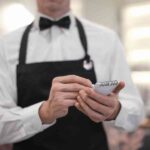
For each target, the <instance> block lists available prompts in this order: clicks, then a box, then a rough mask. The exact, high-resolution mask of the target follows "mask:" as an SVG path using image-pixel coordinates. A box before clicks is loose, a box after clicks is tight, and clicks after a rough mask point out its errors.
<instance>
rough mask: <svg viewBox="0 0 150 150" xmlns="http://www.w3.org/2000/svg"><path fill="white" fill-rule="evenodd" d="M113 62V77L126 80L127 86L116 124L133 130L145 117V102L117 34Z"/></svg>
mask: <svg viewBox="0 0 150 150" xmlns="http://www.w3.org/2000/svg"><path fill="white" fill-rule="evenodd" d="M111 64H112V65H111V78H112V79H113V80H114V79H117V80H118V81H124V82H125V88H124V89H123V90H122V91H121V92H120V94H119V100H120V103H121V110H120V113H119V114H118V116H117V118H116V120H115V125H116V126H117V127H122V128H123V129H125V130H127V131H133V130H135V129H136V128H137V127H138V126H139V124H140V123H141V122H142V120H143V119H144V116H145V113H144V103H143V101H142V99H141V96H140V94H139V92H138V90H137V88H136V86H135V85H134V84H133V82H132V79H131V72H130V68H129V66H128V64H127V61H126V56H125V51H124V48H123V46H122V44H121V42H120V40H119V39H118V37H117V35H116V34H115V47H114V51H113V53H112V58H111Z"/></svg>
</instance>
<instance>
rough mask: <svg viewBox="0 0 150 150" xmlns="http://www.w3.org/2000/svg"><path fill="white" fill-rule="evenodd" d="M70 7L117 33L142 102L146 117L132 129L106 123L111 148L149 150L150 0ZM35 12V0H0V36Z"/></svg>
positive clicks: (78, 1) (83, 1)
mask: <svg viewBox="0 0 150 150" xmlns="http://www.w3.org/2000/svg"><path fill="white" fill-rule="evenodd" d="M72 10H73V12H74V13H75V14H76V15H77V16H82V17H85V18H87V19H89V20H91V21H94V22H96V23H98V24H101V25H104V26H107V27H108V28H111V29H113V30H114V31H116V32H117V33H118V35H119V36H120V39H121V40H122V43H123V45H124V47H125V51H126V58H127V61H128V64H129V65H130V68H131V70H132V78H133V81H134V83H135V84H136V86H137V87H138V89H139V91H140V93H141V96H142V98H143V101H144V103H145V111H146V119H145V121H144V122H143V123H141V126H140V127H139V129H138V130H137V131H135V132H134V133H124V132H123V131H121V130H119V129H116V128H115V127H113V125H112V124H111V123H110V124H109V123H105V126H106V131H107V134H108V140H109V145H110V150H136V149H144V150H150V147H148V143H150V136H149V135H150V131H149V130H150V121H149V118H150V19H149V18H150V0H72ZM35 12H36V5H35V0H0V36H3V35H4V34H7V33H9V32H11V31H13V30H16V29H17V28H19V27H22V26H24V25H27V24H29V23H30V22H32V21H33V20H34V14H35ZM148 141H149V142H148ZM140 147H141V148H140ZM146 147H147V148H146ZM8 149H11V146H9V145H6V146H0V150H8Z"/></svg>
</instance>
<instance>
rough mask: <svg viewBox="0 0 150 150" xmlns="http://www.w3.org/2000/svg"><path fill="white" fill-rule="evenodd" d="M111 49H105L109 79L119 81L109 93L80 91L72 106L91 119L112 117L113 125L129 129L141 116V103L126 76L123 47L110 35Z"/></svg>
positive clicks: (128, 73) (135, 125) (130, 129)
mask: <svg viewBox="0 0 150 150" xmlns="http://www.w3.org/2000/svg"><path fill="white" fill-rule="evenodd" d="M114 39H115V40H114V48H113V49H112V48H111V51H110V52H109V53H110V54H111V59H110V63H109V67H110V68H109V69H108V70H109V72H108V74H110V80H118V81H122V80H123V81H124V82H125V88H124V85H123V83H122V82H120V85H119V86H118V87H119V88H117V89H116V90H115V91H113V92H112V94H110V95H108V96H104V95H102V94H98V93H96V92H95V91H94V90H92V89H88V90H86V91H83V90H82V91H80V96H79V97H78V103H76V107H77V108H78V109H79V110H80V111H82V112H83V113H84V114H86V115H87V116H88V117H89V118H90V119H91V120H93V121H94V122H102V121H105V120H115V125H116V126H117V127H121V128H124V129H125V130H127V131H132V130H134V129H136V128H137V126H138V125H139V123H140V122H141V121H142V119H143V116H144V107H143V102H142V100H141V98H140V95H139V94H138V92H137V90H136V88H135V86H134V85H133V83H132V80H131V77H130V71H129V68H128V65H127V63H126V60H125V54H124V52H123V48H122V46H121V44H120V41H119V40H118V38H117V36H116V35H115V36H114Z"/></svg>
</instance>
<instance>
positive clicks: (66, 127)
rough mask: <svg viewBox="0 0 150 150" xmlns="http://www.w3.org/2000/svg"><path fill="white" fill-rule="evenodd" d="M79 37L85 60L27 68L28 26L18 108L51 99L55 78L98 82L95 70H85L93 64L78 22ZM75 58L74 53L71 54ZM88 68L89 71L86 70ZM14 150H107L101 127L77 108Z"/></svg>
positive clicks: (23, 43) (22, 50) (21, 60)
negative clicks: (84, 79) (69, 77)
mask: <svg viewBox="0 0 150 150" xmlns="http://www.w3.org/2000/svg"><path fill="white" fill-rule="evenodd" d="M76 24H77V27H78V31H79V37H80V40H81V44H82V46H83V49H84V52H85V56H84V58H82V59H78V60H71V61H56V62H42V63H30V64H26V53H27V45H28V35H29V32H30V29H31V27H32V24H31V25H29V26H28V27H27V28H26V30H25V32H24V34H23V37H22V41H21V46H20V55H19V64H18V66H17V89H18V105H19V106H21V107H27V106H30V105H33V104H35V103H38V102H40V101H43V100H46V99H48V96H49V91H50V88H51V84H52V80H53V78H55V77H57V76H64V75H70V74H74V75H78V76H81V77H84V78H88V79H90V80H91V81H92V82H93V83H95V82H96V76H95V71H94V66H92V68H86V66H85V62H86V63H87V64H86V65H87V66H88V63H91V62H92V60H91V59H90V56H89V55H88V48H87V40H86V35H85V32H84V29H83V26H82V24H81V22H80V21H79V20H78V19H76ZM72 54H73V52H72ZM85 68H86V69H85ZM13 149H14V150H108V146H107V140H106V135H105V131H104V129H103V126H102V123H95V122H93V121H91V120H90V119H89V118H88V117H87V116H85V115H84V114H83V113H82V112H80V111H78V110H77V109H76V108H75V107H71V108H69V113H68V115H67V116H65V117H63V118H60V119H58V120H57V122H56V124H55V125H53V126H51V127H49V128H48V129H46V130H44V131H43V132H41V133H38V134H36V135H35V136H33V137H31V138H29V139H27V140H24V141H22V142H19V143H16V144H14V148H13Z"/></svg>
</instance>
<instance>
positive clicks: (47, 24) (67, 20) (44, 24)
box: [39, 16, 70, 30]
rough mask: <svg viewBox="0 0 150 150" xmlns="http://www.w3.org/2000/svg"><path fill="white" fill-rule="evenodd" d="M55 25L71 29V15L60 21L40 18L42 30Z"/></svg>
mask: <svg viewBox="0 0 150 150" xmlns="http://www.w3.org/2000/svg"><path fill="white" fill-rule="evenodd" d="M53 25H56V26H59V27H62V28H66V29H69V26H70V18H69V16H67V17H64V18H62V19H60V20H58V21H52V20H50V19H47V18H44V17H41V18H40V21H39V27H40V30H45V29H47V28H50V27H52V26H53Z"/></svg>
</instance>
